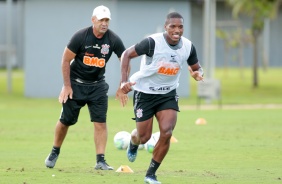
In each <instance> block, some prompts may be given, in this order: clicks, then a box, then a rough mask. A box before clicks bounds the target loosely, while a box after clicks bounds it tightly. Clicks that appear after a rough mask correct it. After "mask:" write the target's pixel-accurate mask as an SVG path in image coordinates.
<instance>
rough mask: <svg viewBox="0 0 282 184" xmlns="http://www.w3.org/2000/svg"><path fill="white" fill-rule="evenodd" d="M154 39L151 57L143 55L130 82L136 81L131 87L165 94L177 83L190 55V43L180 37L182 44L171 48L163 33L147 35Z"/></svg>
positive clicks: (145, 91)
mask: <svg viewBox="0 0 282 184" xmlns="http://www.w3.org/2000/svg"><path fill="white" fill-rule="evenodd" d="M149 37H151V38H153V39H154V41H155V50H154V54H153V56H152V57H148V56H147V55H143V56H142V59H141V64H140V70H139V71H138V72H136V73H134V74H133V75H132V76H131V77H130V79H129V80H130V82H136V84H135V85H133V86H132V87H133V89H134V90H137V91H141V92H143V93H148V94H166V93H168V92H170V91H172V90H174V89H176V88H177V87H178V85H179V77H180V74H181V70H182V68H183V64H184V63H187V60H188V58H189V56H190V52H191V46H192V43H191V41H190V40H188V39H187V38H185V37H181V42H180V43H182V45H181V46H180V47H178V48H177V49H173V48H172V47H171V46H169V44H168V43H167V42H166V40H165V38H164V35H163V33H156V34H153V35H151V36H149Z"/></svg>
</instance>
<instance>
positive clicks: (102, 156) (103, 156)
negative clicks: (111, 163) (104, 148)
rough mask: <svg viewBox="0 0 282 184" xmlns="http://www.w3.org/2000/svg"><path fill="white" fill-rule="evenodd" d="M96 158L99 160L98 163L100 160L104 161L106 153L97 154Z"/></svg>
mask: <svg viewBox="0 0 282 184" xmlns="http://www.w3.org/2000/svg"><path fill="white" fill-rule="evenodd" d="M96 160H97V163H98V162H104V161H105V154H97V155H96Z"/></svg>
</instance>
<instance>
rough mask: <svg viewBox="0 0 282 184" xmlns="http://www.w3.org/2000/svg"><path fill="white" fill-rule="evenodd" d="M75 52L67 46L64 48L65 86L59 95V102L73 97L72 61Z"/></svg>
mask: <svg viewBox="0 0 282 184" xmlns="http://www.w3.org/2000/svg"><path fill="white" fill-rule="evenodd" d="M75 55H76V54H75V53H73V52H72V51H71V50H69V49H68V48H67V47H66V48H65V50H64V53H63V57H62V74H63V82H64V86H63V88H62V91H61V93H60V96H59V102H60V103H65V102H66V101H67V99H68V98H72V88H71V81H70V62H71V61H72V60H73V59H74V57H75Z"/></svg>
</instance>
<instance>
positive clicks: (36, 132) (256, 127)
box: [0, 78, 282, 184]
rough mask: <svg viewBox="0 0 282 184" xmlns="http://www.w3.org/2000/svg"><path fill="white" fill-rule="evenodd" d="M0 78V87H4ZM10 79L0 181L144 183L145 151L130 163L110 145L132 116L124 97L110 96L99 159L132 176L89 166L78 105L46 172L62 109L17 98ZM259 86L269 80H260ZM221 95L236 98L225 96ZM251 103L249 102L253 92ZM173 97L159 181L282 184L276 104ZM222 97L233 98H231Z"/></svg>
mask: <svg viewBox="0 0 282 184" xmlns="http://www.w3.org/2000/svg"><path fill="white" fill-rule="evenodd" d="M2 79H3V78H1V81H0V85H1V84H2V85H1V88H0V89H1V90H2V89H4V87H3V84H4V83H3V81H4V80H2ZM14 81H15V91H14V94H6V93H5V92H3V91H1V95H0V125H1V126H0V142H1V146H0V183H1V184H12V183H18V184H32V183H36V184H50V183H56V184H57V183H58V184H59V183H69V184H76V183H86V184H87V183H109V184H128V183H136V184H138V183H143V179H144V175H145V172H146V169H147V167H148V165H149V162H150V159H151V154H149V153H148V152H146V150H140V151H139V153H138V157H137V159H136V161H135V162H134V163H130V162H129V161H127V158H126V155H125V150H117V149H116V148H115V147H114V143H113V137H114V135H115V133H117V132H118V131H121V130H125V131H129V132H130V131H131V130H132V129H133V128H134V127H135V123H134V122H133V121H132V120H131V117H132V116H133V113H132V107H131V104H132V103H131V101H130V102H129V104H128V105H127V107H125V108H121V107H120V105H119V103H118V102H117V101H115V100H114V99H113V98H111V99H110V104H109V112H108V129H109V139H108V145H107V152H106V159H107V162H108V163H109V164H110V165H111V166H113V167H114V168H115V170H116V169H118V167H119V166H121V165H128V166H129V167H130V168H131V169H132V170H133V171H134V173H118V172H115V170H114V171H96V170H94V169H93V167H94V166H95V160H96V156H95V148H94V143H93V125H92V124H91V123H90V122H89V117H88V112H87V108H83V109H82V111H81V115H80V118H79V122H78V123H77V124H76V125H75V126H73V127H71V128H70V129H69V132H68V135H67V137H66V139H65V142H64V144H63V147H62V150H61V154H60V157H59V159H58V161H57V164H56V166H55V168H54V169H48V168H46V167H45V164H44V160H45V158H46V156H47V155H48V153H49V152H50V150H51V148H52V141H53V136H54V128H55V123H56V121H57V119H58V117H59V113H60V109H61V106H60V104H59V103H58V102H57V99H30V98H24V97H23V96H22V89H21V86H22V83H19V82H21V81H22V78H16V79H14ZM231 81H232V80H231ZM264 85H269V84H264V83H262V86H264ZM17 86H19V88H17ZM234 88H235V87H234ZM262 88H263V87H262ZM274 88H279V89H280V87H276V86H274ZM250 90H251V89H250ZM246 91H248V90H246ZM280 92H281V91H280ZM256 93H261V92H260V91H259V90H257V92H256ZM271 93H272V92H269V93H266V94H265V95H266V99H273V98H275V97H273V96H272V97H271V95H272V94H271ZM274 93H277V92H276V91H275V92H274ZM237 94H238V93H237ZM239 94H240V93H239ZM268 94H269V95H270V96H269V97H268ZM279 94H280V93H279ZM279 94H278V97H277V96H276V97H277V100H275V101H272V100H269V101H268V102H265V103H274V102H276V103H277V101H278V102H279V100H280V99H278V98H280V97H281V96H280V97H279ZM225 95H227V94H225ZM247 95H248V92H247ZM227 96H236V95H234V94H231V93H229V94H228V95H227ZM225 98H227V97H225ZM244 98H245V97H244ZM238 99H241V98H238ZM258 99H259V98H258ZM253 100H254V101H256V99H255V98H254V97H253ZM180 101H181V103H180V108H181V112H180V113H179V114H178V123H177V126H176V128H175V131H174V137H175V138H176V139H177V140H178V142H177V143H172V144H171V148H170V151H169V153H168V155H167V157H166V158H165V160H164V161H163V163H162V165H161V166H160V168H159V170H158V172H157V176H158V179H159V180H160V181H161V182H162V183H163V184H171V183H173V184H174V183H176V184H186V183H191V184H192V183H194V184H233V183H234V184H242V183H244V184H245V183H246V184H257V183H263V184H269V183H281V182H282V166H281V164H282V157H281V155H282V134H281V133H282V132H281V128H282V122H281V119H282V113H281V112H282V111H281V110H282V108H280V107H278V108H266V109H260V108H258V109H243V110H240V109H225V108H223V109H217V108H215V109H212V110H205V109H200V110H197V108H194V106H192V107H189V108H186V106H187V105H189V103H193V102H194V101H195V99H181V98H180ZM228 101H237V100H236V99H235V100H234V99H232V98H231V97H230V98H228ZM225 102H226V101H225ZM237 102H238V101H237ZM239 102H240V101H239ZM239 102H238V103H239ZM242 102H244V100H242ZM259 102H260V101H259V100H257V103H259ZM224 105H226V104H223V107H224ZM199 117H202V118H205V119H206V120H207V124H206V125H196V124H195V121H196V119H197V118H199ZM156 131H158V128H157V124H156V121H155V124H154V132H156Z"/></svg>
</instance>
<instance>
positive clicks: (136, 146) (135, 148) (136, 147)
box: [129, 140, 139, 151]
mask: <svg viewBox="0 0 282 184" xmlns="http://www.w3.org/2000/svg"><path fill="white" fill-rule="evenodd" d="M129 144H130V145H129V148H130V149H131V150H134V151H136V150H137V149H138V147H139V145H135V144H133V143H132V142H131V140H130V143H129Z"/></svg>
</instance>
